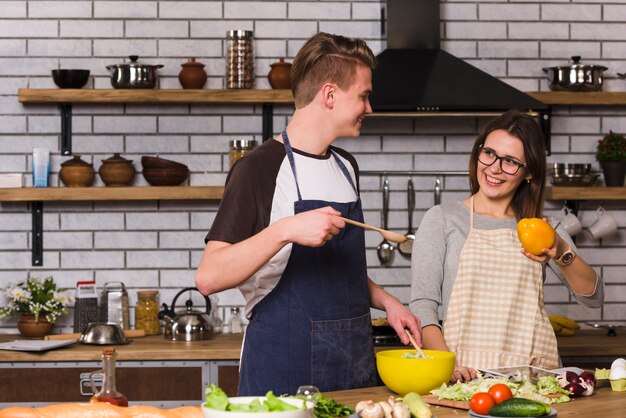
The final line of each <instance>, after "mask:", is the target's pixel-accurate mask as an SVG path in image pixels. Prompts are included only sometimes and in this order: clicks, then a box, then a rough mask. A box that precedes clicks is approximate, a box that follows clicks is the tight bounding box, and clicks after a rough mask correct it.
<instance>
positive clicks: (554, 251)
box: [522, 218, 567, 264]
mask: <svg viewBox="0 0 626 418" xmlns="http://www.w3.org/2000/svg"><path fill="white" fill-rule="evenodd" d="M543 220H544V221H546V222H547V220H546V218H543ZM559 246H563V247H567V243H566V242H565V241H564V240H563V239H562V238H561V237H560V236H559V234H557V233H556V231H555V232H554V244H552V247H550V248H542V249H541V254H540V255H534V254H531V253H529V252H527V251H526V250H524V247H522V254H524V255H525V256H526V257H528V258H530V259H531V260H533V261H536V262H538V263H541V264H546V263H547V262H548V261H550V259H552V258H556V257H557V255H559V254H562V253H563V251H565V250H566V248H562V249H561V248H560V247H559Z"/></svg>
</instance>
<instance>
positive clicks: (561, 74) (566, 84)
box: [543, 56, 608, 91]
mask: <svg viewBox="0 0 626 418" xmlns="http://www.w3.org/2000/svg"><path fill="white" fill-rule="evenodd" d="M606 70H608V68H607V67H604V66H602V65H593V64H583V63H582V62H581V60H580V56H573V57H572V62H571V63H570V64H568V65H560V66H557V67H547V68H544V69H543V71H544V72H545V73H546V74H547V75H548V81H549V82H550V84H549V85H548V87H549V88H550V90H556V91H559V90H563V91H600V90H602V73H603V72H604V71H606Z"/></svg>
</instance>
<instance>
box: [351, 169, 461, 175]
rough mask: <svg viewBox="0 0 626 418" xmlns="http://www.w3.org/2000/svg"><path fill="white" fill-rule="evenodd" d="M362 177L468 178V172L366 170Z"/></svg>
mask: <svg viewBox="0 0 626 418" xmlns="http://www.w3.org/2000/svg"><path fill="white" fill-rule="evenodd" d="M359 174H360V175H361V176H467V175H468V174H469V173H468V172H467V171H428V170H427V171H414V170H404V171H384V170H369V171H368V170H366V171H360V172H359Z"/></svg>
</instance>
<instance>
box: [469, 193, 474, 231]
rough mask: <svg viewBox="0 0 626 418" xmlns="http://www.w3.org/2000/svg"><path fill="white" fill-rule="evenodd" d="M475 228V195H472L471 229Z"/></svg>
mask: <svg viewBox="0 0 626 418" xmlns="http://www.w3.org/2000/svg"><path fill="white" fill-rule="evenodd" d="M472 229H474V195H472V197H470V230H472Z"/></svg>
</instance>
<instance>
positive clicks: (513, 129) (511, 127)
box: [469, 110, 546, 220]
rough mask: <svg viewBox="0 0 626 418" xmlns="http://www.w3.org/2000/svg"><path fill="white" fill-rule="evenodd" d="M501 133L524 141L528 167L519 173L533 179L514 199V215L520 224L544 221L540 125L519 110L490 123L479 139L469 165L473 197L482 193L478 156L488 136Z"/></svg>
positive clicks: (516, 193) (544, 159) (518, 190)
mask: <svg viewBox="0 0 626 418" xmlns="http://www.w3.org/2000/svg"><path fill="white" fill-rule="evenodd" d="M499 129H502V130H505V131H507V132H508V133H509V134H511V135H513V136H514V137H516V138H518V139H519V140H520V141H522V144H523V145H524V158H525V159H526V166H525V167H524V168H521V169H520V170H525V172H526V176H528V175H530V176H531V180H530V182H527V181H525V180H524V181H522V182H521V183H520V185H519V187H518V188H517V190H516V191H515V194H514V195H513V200H512V201H511V208H512V209H513V212H514V213H515V217H516V218H517V219H518V220H519V219H522V218H541V217H542V215H543V203H544V191H545V183H546V151H545V143H544V138H543V134H542V132H541V129H540V128H539V124H538V123H537V121H536V120H535V119H534V118H533V117H532V116H530V115H527V114H526V113H521V112H519V111H517V110H509V111H508V112H506V113H503V114H502V115H500V116H498V117H497V118H495V119H494V120H492V121H491V122H489V123H488V124H487V126H485V129H484V130H483V132H482V133H481V134H480V135H479V136H478V138H477V139H476V142H475V143H474V147H473V148H472V153H471V155H470V161H469V181H470V189H471V191H472V195H473V194H475V193H476V192H478V190H479V189H480V186H479V185H478V177H477V169H478V154H479V153H480V150H481V148H482V146H483V145H484V144H485V140H486V139H487V136H489V134H490V133H491V132H493V131H497V130H499Z"/></svg>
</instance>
